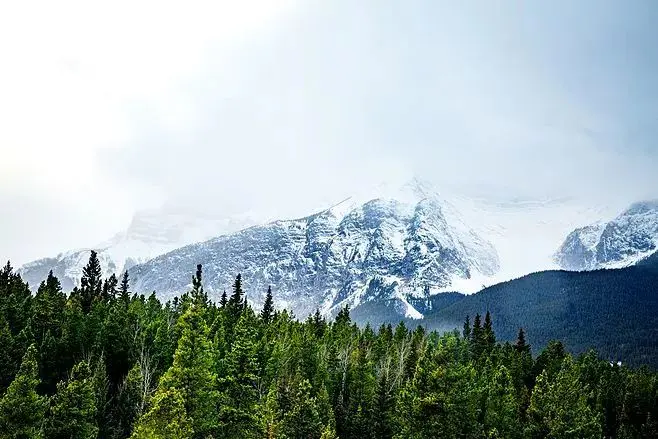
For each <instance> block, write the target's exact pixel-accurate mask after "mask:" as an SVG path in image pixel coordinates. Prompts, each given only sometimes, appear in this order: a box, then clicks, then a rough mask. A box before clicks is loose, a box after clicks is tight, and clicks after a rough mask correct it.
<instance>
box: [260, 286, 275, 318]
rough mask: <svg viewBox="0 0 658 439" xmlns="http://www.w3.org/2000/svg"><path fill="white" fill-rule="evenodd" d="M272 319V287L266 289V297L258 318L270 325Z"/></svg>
mask: <svg viewBox="0 0 658 439" xmlns="http://www.w3.org/2000/svg"><path fill="white" fill-rule="evenodd" d="M273 317H274V300H273V299H272V287H267V296H266V297H265V303H264V304H263V309H262V310H261V312H260V318H261V320H262V321H263V322H265V323H266V324H267V323H270V322H271V321H272V318H273Z"/></svg>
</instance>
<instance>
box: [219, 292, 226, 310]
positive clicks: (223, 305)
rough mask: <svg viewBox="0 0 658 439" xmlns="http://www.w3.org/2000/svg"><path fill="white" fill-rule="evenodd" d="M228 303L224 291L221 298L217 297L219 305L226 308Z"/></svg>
mask: <svg viewBox="0 0 658 439" xmlns="http://www.w3.org/2000/svg"><path fill="white" fill-rule="evenodd" d="M227 304H228V297H227V296H226V291H224V292H223V293H222V297H221V299H219V307H220V308H222V309H223V308H226V305H227Z"/></svg>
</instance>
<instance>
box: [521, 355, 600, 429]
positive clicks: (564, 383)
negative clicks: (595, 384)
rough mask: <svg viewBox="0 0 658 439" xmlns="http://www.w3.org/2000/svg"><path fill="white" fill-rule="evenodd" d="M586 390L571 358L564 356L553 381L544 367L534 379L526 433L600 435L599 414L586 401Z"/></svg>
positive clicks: (587, 394) (587, 395) (588, 391)
mask: <svg viewBox="0 0 658 439" xmlns="http://www.w3.org/2000/svg"><path fill="white" fill-rule="evenodd" d="M589 393H590V389H589V388H587V386H584V385H583V384H582V383H581V381H580V373H579V368H578V367H577V366H576V365H575V364H574V363H573V361H572V359H571V357H569V356H567V357H565V359H564V360H563V362H562V367H561V369H560V371H559V372H558V373H557V376H556V377H555V379H554V380H551V379H550V372H549V370H548V369H546V370H544V372H542V374H541V375H540V376H539V378H538V379H537V384H536V386H535V388H534V390H533V393H532V398H531V400H530V408H529V409H528V416H529V418H530V425H529V427H528V431H529V432H530V435H531V436H533V437H537V436H539V437H547V438H555V439H557V438H564V439H567V438H573V439H576V438H582V439H585V438H600V437H601V436H602V431H601V422H600V416H599V415H598V414H597V413H596V412H595V411H594V410H593V409H592V408H591V407H590V406H589V405H588V403H587V400H588V397H589V396H590V395H589Z"/></svg>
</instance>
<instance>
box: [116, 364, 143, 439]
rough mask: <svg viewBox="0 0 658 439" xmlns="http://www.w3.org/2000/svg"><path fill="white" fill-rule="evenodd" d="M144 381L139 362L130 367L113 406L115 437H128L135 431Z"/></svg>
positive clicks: (139, 414) (141, 402)
mask: <svg viewBox="0 0 658 439" xmlns="http://www.w3.org/2000/svg"><path fill="white" fill-rule="evenodd" d="M143 382H144V376H143V374H142V370H141V367H140V366H139V364H135V365H134V367H132V368H131V369H130V371H129V372H128V375H127V376H126V378H125V379H124V381H123V383H122V384H121V385H120V386H119V388H118V389H117V392H116V397H115V404H114V405H113V407H112V415H111V417H112V422H113V424H114V425H113V430H114V433H113V437H117V438H127V437H129V436H130V433H131V432H132V431H133V426H134V424H135V423H136V420H137V419H138V418H139V416H141V415H142V413H141V408H142V406H143V405H144V402H145V401H144V400H143Z"/></svg>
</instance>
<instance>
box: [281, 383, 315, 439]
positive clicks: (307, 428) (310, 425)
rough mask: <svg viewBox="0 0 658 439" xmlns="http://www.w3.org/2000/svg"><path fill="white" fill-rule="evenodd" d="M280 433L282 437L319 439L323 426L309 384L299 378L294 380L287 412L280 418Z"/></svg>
mask: <svg viewBox="0 0 658 439" xmlns="http://www.w3.org/2000/svg"><path fill="white" fill-rule="evenodd" d="M281 418H282V420H281V427H280V431H281V433H282V435H283V437H287V438H300V439H301V438H304V439H320V438H321V436H322V431H323V429H324V428H323V425H322V422H321V421H320V414H319V413H318V407H317V403H316V400H315V398H313V397H312V396H311V384H310V383H309V382H308V380H303V379H301V378H300V377H297V378H296V379H295V382H294V383H293V390H292V392H291V399H290V402H289V408H288V410H287V411H286V412H285V413H283V414H282V416H281Z"/></svg>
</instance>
